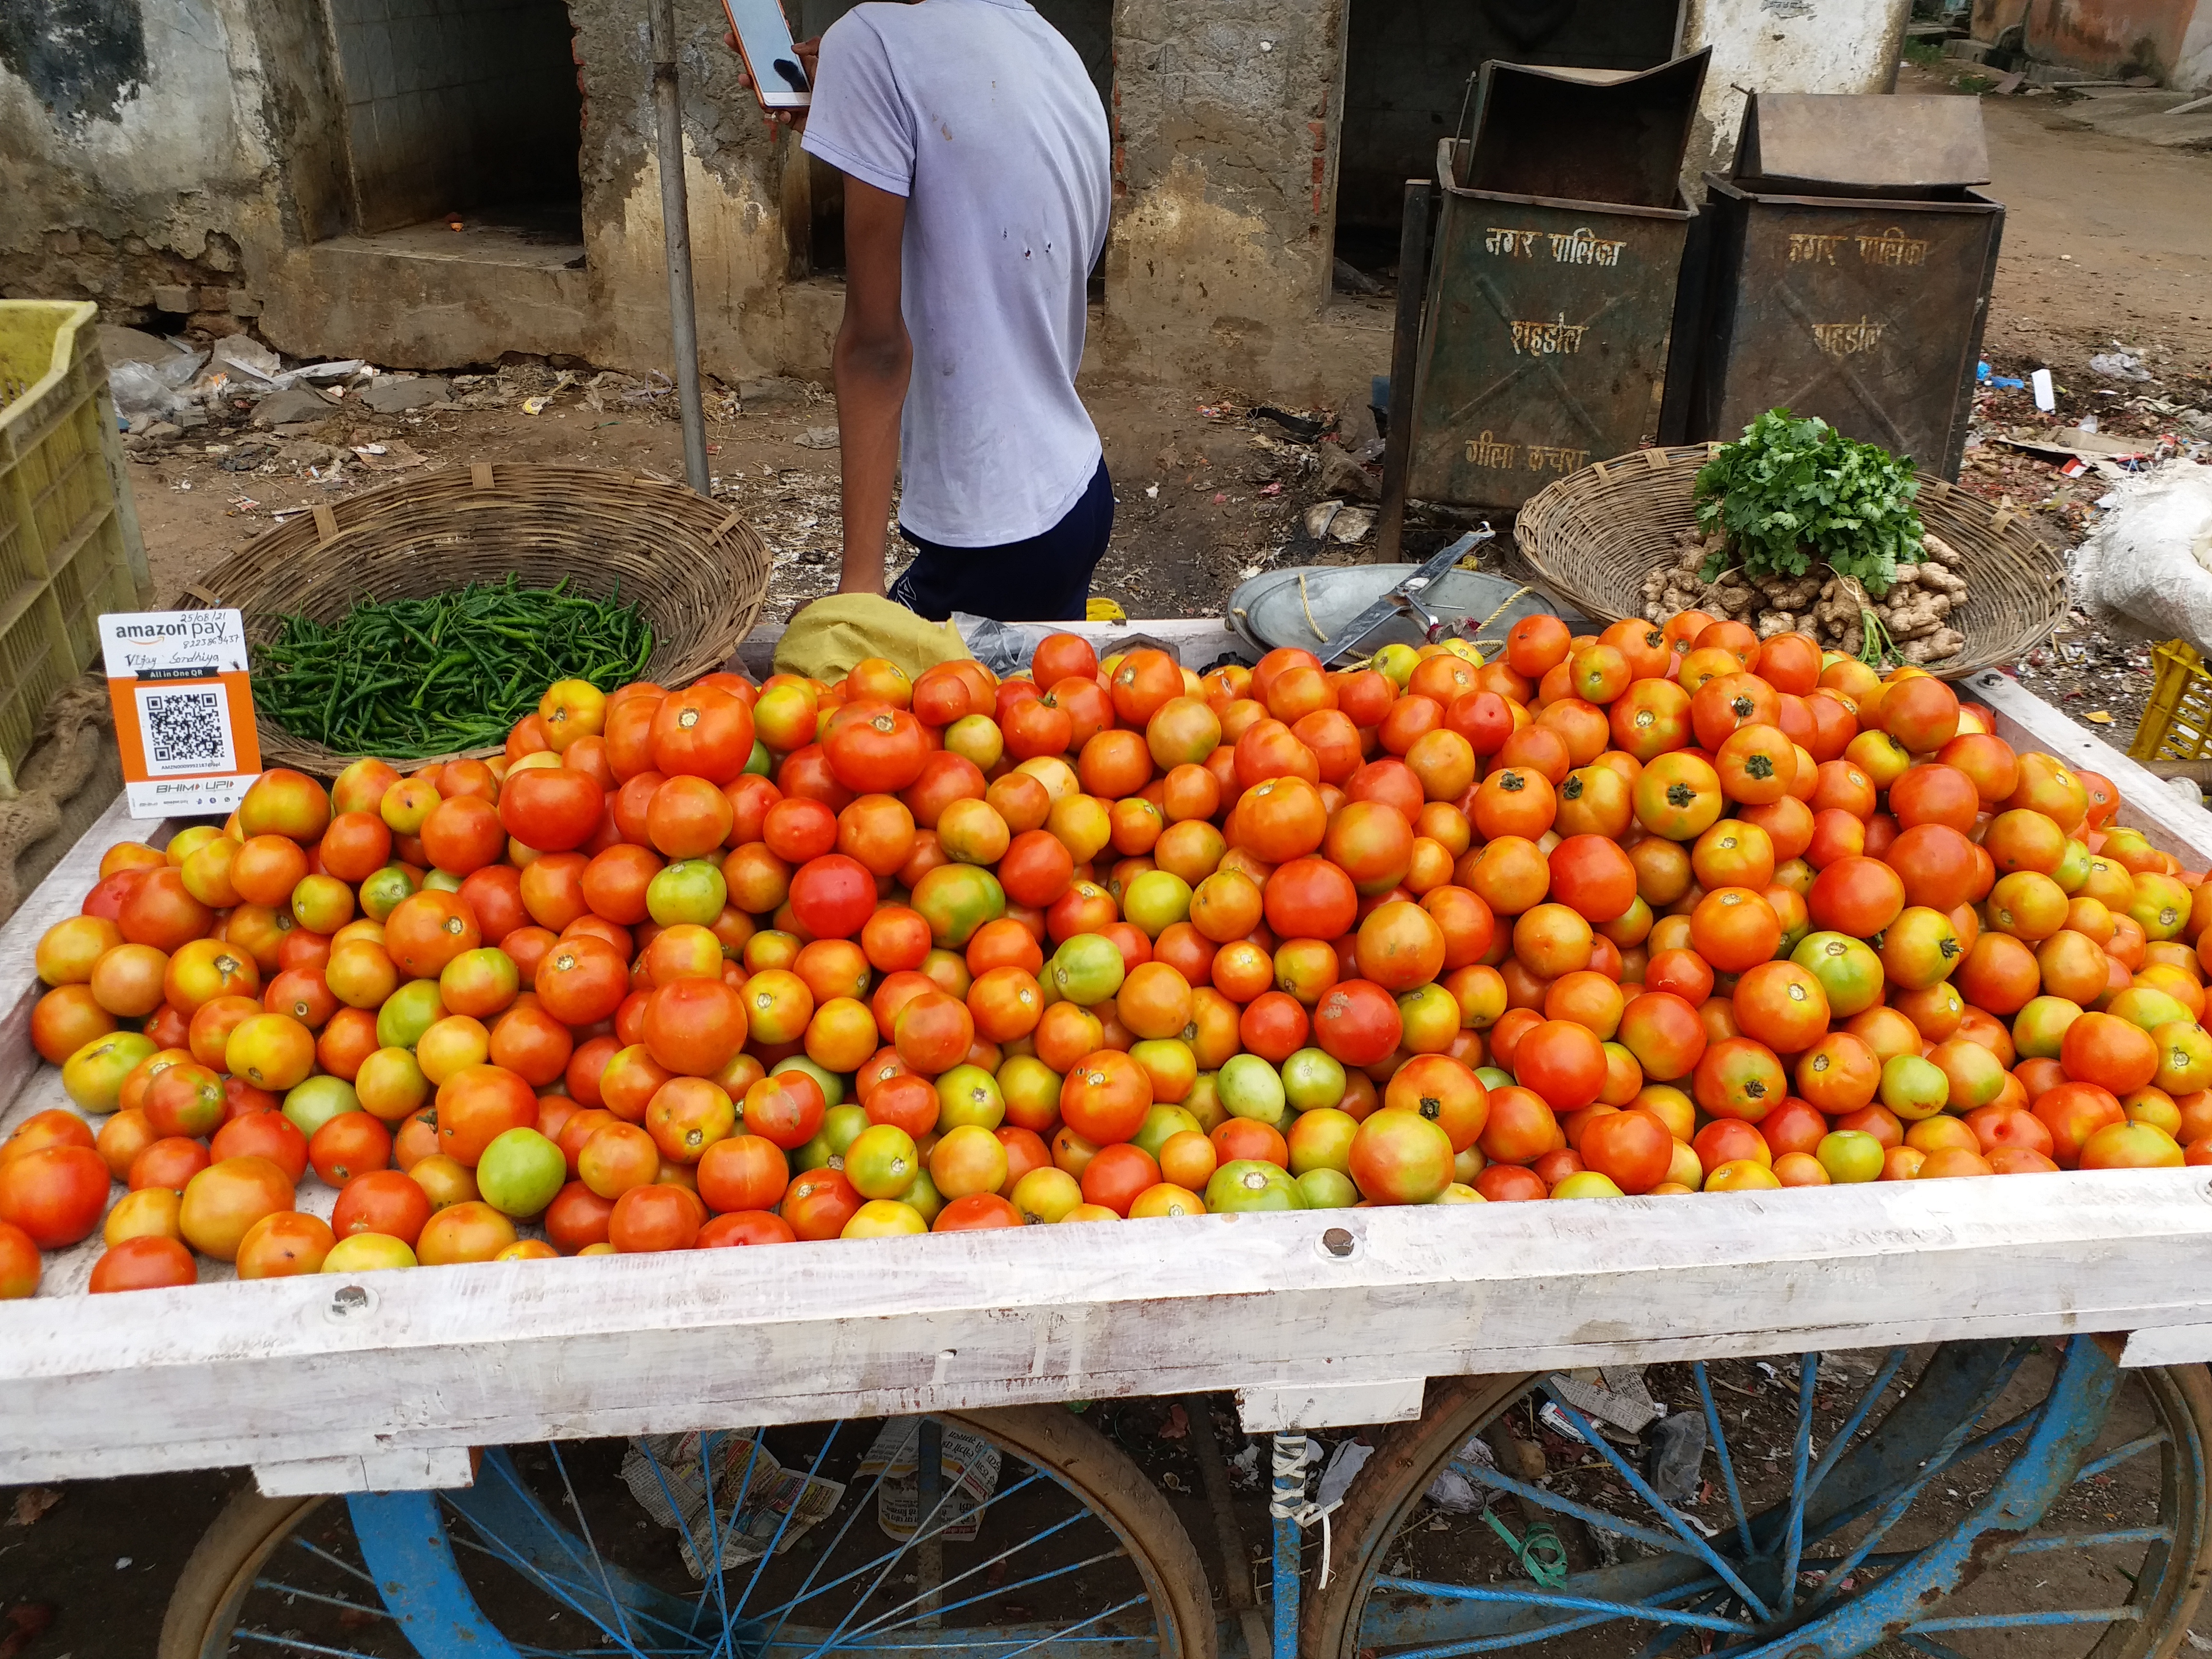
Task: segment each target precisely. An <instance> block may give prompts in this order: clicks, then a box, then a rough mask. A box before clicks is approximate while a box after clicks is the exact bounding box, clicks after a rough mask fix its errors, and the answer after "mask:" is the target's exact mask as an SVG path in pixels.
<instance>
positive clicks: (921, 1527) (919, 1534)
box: [815, 1437, 960, 1654]
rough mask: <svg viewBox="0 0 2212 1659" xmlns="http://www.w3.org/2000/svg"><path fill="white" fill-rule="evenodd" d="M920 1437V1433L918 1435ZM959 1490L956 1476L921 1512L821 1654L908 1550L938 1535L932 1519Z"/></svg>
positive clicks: (887, 1464)
mask: <svg viewBox="0 0 2212 1659" xmlns="http://www.w3.org/2000/svg"><path fill="white" fill-rule="evenodd" d="M917 1438H918V1437H917ZM890 1462H891V1460H890V1458H889V1457H888V1456H887V1457H885V1458H884V1468H886V1469H888V1468H890ZM959 1490H960V1483H959V1482H958V1481H957V1480H956V1481H954V1482H953V1483H952V1484H951V1486H947V1487H946V1488H945V1490H944V1492H941V1493H940V1494H939V1497H938V1499H937V1503H936V1505H935V1506H934V1507H933V1509H931V1510H930V1511H929V1513H928V1514H927V1515H925V1516H919V1517H918V1518H917V1520H916V1522H915V1529H914V1535H913V1536H912V1537H910V1538H908V1539H906V1540H904V1541H902V1542H901V1543H900V1545H899V1547H897V1548H896V1549H895V1550H893V1551H892V1552H891V1553H890V1558H889V1559H886V1560H885V1561H884V1565H883V1570H882V1571H880V1572H878V1573H877V1575H876V1576H875V1577H873V1578H872V1579H871V1580H870V1581H869V1583H868V1587H867V1589H864V1590H862V1591H861V1592H860V1595H859V1596H858V1597H856V1598H855V1599H854V1602H853V1605H852V1606H851V1607H848V1608H847V1609H846V1610H845V1615H844V1617H843V1618H842V1619H840V1620H838V1621H837V1626H836V1629H834V1630H832V1631H831V1632H829V1636H828V1637H827V1638H825V1639H824V1640H823V1644H822V1645H821V1646H820V1647H819V1648H817V1649H816V1650H815V1651H816V1652H817V1654H818V1653H825V1652H827V1651H828V1650H829V1649H831V1648H833V1647H835V1646H836V1644H837V1638H839V1637H841V1636H842V1635H843V1634H844V1633H845V1626H847V1625H848V1624H850V1623H851V1622H852V1621H853V1617H854V1614H856V1613H859V1612H860V1609H861V1608H862V1607H866V1606H867V1605H868V1600H869V1598H870V1597H871V1596H872V1595H875V1593H876V1592H877V1591H878V1589H882V1588H883V1583H884V1579H886V1578H888V1577H890V1571H891V1569H892V1568H893V1567H895V1566H896V1565H898V1564H899V1562H900V1561H901V1560H902V1559H904V1557H905V1555H906V1553H907V1552H908V1550H910V1549H912V1548H913V1547H915V1545H916V1544H919V1543H921V1541H923V1540H924V1539H925V1538H933V1537H935V1536H936V1535H937V1534H936V1533H935V1532H934V1531H932V1530H930V1523H931V1522H934V1521H936V1520H937V1518H938V1516H939V1512H940V1511H942V1510H945V1508H946V1507H947V1506H948V1505H949V1504H951V1502H952V1497H953V1494H954V1493H955V1492H958V1491H959ZM954 1513H955V1514H957V1513H958V1511H957V1510H955V1511H954Z"/></svg>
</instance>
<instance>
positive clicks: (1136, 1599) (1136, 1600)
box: [999, 1591, 1152, 1659]
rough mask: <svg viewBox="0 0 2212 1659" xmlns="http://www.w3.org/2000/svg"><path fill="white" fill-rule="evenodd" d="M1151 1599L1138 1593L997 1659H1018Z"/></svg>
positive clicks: (1140, 1605)
mask: <svg viewBox="0 0 2212 1659" xmlns="http://www.w3.org/2000/svg"><path fill="white" fill-rule="evenodd" d="M1151 1599H1152V1598H1151V1597H1150V1596H1148V1595H1145V1594H1143V1593H1142V1592H1141V1591H1140V1592H1139V1593H1138V1594H1137V1595H1133V1596H1131V1597H1130V1598H1129V1599H1128V1600H1127V1601H1117V1602H1115V1604H1114V1605H1113V1606H1112V1607H1109V1608H1107V1609H1106V1610H1105V1611H1104V1612H1103V1613H1092V1614H1091V1617H1089V1618H1088V1619H1085V1620H1082V1621H1081V1622H1080V1623H1079V1624H1073V1625H1068V1626H1064V1627H1063V1628H1061V1629H1060V1630H1056V1631H1054V1632H1052V1633H1051V1634H1050V1635H1048V1636H1040V1637H1038V1638H1036V1641H1034V1642H1031V1643H1030V1644H1028V1645H1027V1646H1024V1647H1018V1648H1016V1649H1015V1650H1013V1652H1012V1653H1006V1654H1001V1655H1000V1656H999V1659H1018V1656H1019V1655H1021V1654H1024V1653H1027V1652H1029V1651H1030V1650H1031V1649H1033V1648H1041V1647H1042V1646H1043V1645H1044V1644H1046V1643H1048V1642H1057V1641H1059V1640H1060V1638H1063V1637H1067V1636H1073V1635H1074V1634H1075V1632H1078V1631H1079V1630H1083V1629H1085V1628H1086V1627H1088V1626H1091V1625H1095V1624H1097V1623H1098V1622H1099V1621H1100V1620H1105V1619H1111V1618H1112V1617H1113V1616H1114V1615H1115V1613H1126V1612H1127V1611H1128V1610H1129V1609H1130V1608H1131V1607H1142V1606H1143V1605H1144V1604H1145V1603H1146V1601H1150V1600H1151Z"/></svg>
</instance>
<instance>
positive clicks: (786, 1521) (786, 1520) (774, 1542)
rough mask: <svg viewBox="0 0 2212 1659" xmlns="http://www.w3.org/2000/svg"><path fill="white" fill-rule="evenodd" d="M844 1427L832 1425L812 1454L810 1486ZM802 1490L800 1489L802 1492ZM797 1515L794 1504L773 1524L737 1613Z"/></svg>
mask: <svg viewBox="0 0 2212 1659" xmlns="http://www.w3.org/2000/svg"><path fill="white" fill-rule="evenodd" d="M844 1427H845V1425H844V1424H843V1423H842V1421H841V1422H836V1423H832V1424H831V1425H829V1433H828V1434H826V1435H824V1436H823V1438H822V1449H820V1450H819V1451H817V1452H816V1453H815V1454H814V1461H813V1462H811V1463H810V1464H808V1465H807V1466H806V1479H807V1480H808V1482H809V1483H810V1484H811V1482H812V1481H813V1480H814V1477H815V1476H816V1475H817V1474H820V1473H821V1471H822V1465H823V1463H824V1462H826V1461H828V1459H829V1448H830V1447H832V1446H834V1445H836V1443H837V1437H838V1435H839V1434H840V1433H841V1432H842V1431H843V1429H844ZM804 1490H805V1489H804V1488H801V1491H802V1492H804ZM798 1513H799V1504H796V1503H794V1504H792V1506H791V1507H790V1508H789V1509H787V1510H785V1511H784V1512H783V1518H782V1519H781V1520H780V1521H778V1522H776V1523H775V1536H774V1537H772V1538H770V1539H769V1541H768V1547H767V1548H766V1549H764V1550H763V1551H762V1552H761V1556H760V1559H759V1560H757V1561H756V1562H754V1563H753V1572H752V1577H750V1578H748V1579H746V1580H745V1587H744V1590H743V1591H741V1592H740V1593H739V1595H738V1612H739V1613H744V1610H745V1604H746V1603H747V1602H748V1601H751V1600H752V1599H753V1591H754V1589H756V1588H757V1587H758V1585H759V1583H760V1581H761V1574H763V1572H766V1571H768V1564H769V1562H770V1561H771V1560H773V1559H775V1553H776V1551H777V1550H779V1549H780V1548H781V1547H782V1546H783V1534H784V1533H785V1531H786V1530H787V1529H788V1528H789V1527H790V1525H791V1517H792V1516H794V1515H796V1514H798ZM840 1535H841V1536H842V1534H840Z"/></svg>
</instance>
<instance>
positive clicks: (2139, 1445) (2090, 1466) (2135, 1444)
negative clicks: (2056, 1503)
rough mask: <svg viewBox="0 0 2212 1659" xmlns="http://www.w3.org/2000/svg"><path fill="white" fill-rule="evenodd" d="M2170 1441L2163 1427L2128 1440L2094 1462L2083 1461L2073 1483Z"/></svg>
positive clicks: (2098, 1473)
mask: <svg viewBox="0 0 2212 1659" xmlns="http://www.w3.org/2000/svg"><path fill="white" fill-rule="evenodd" d="M2171 1444H2172V1436H2171V1435H2169V1434H2167V1433H2166V1431H2165V1430H2164V1429H2160V1430H2159V1431H2158V1432H2157V1433H2155V1434H2147V1435H2144V1436H2143V1437H2142V1438H2141V1439H2137V1440H2130V1441H2129V1442H2128V1443H2127V1444H2126V1445H2124V1446H2115V1447H2113V1448H2112V1450H2110V1451H2108V1452H2106V1454H2105V1455H2103V1456H2102V1457H2100V1458H2099V1459H2098V1460H2097V1461H2096V1462H2093V1463H2084V1464H2083V1465H2082V1466H2081V1473H2080V1474H2076V1475H2075V1477H2074V1484H2075V1486H2080V1485H2081V1483H2082V1482H2083V1481H2084V1480H2088V1479H2090V1478H2091V1477H2092V1476H2093V1475H2100V1474H2104V1472H2105V1471H2106V1470H2107V1469H2110V1468H2118V1466H2119V1465H2120V1464H2122V1463H2124V1462H2127V1461H2128V1460H2129V1459H2130V1458H2131V1457H2141V1456H2142V1455H2143V1454H2144V1453H2145V1452H2147V1451H2148V1450H2149V1449H2151V1448H2152V1447H2153V1446H2166V1445H2171Z"/></svg>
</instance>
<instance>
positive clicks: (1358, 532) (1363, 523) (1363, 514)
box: [1328, 507, 1375, 545]
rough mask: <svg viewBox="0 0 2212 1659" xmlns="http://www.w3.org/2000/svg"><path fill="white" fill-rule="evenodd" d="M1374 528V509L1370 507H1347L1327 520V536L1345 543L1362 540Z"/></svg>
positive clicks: (1334, 540)
mask: <svg viewBox="0 0 2212 1659" xmlns="http://www.w3.org/2000/svg"><path fill="white" fill-rule="evenodd" d="M1374 528H1375V509H1374V508H1373V507H1346V508H1344V509H1343V510H1342V511H1341V512H1340V513H1337V514H1336V515H1335V516H1334V518H1332V519H1331V520H1329V521H1328V538H1329V540H1331V541H1333V542H1342V543H1344V544H1346V545H1349V544H1352V543H1353V542H1358V541H1364V540H1365V539H1366V538H1367V532H1369V531H1370V530H1372V529H1374Z"/></svg>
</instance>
